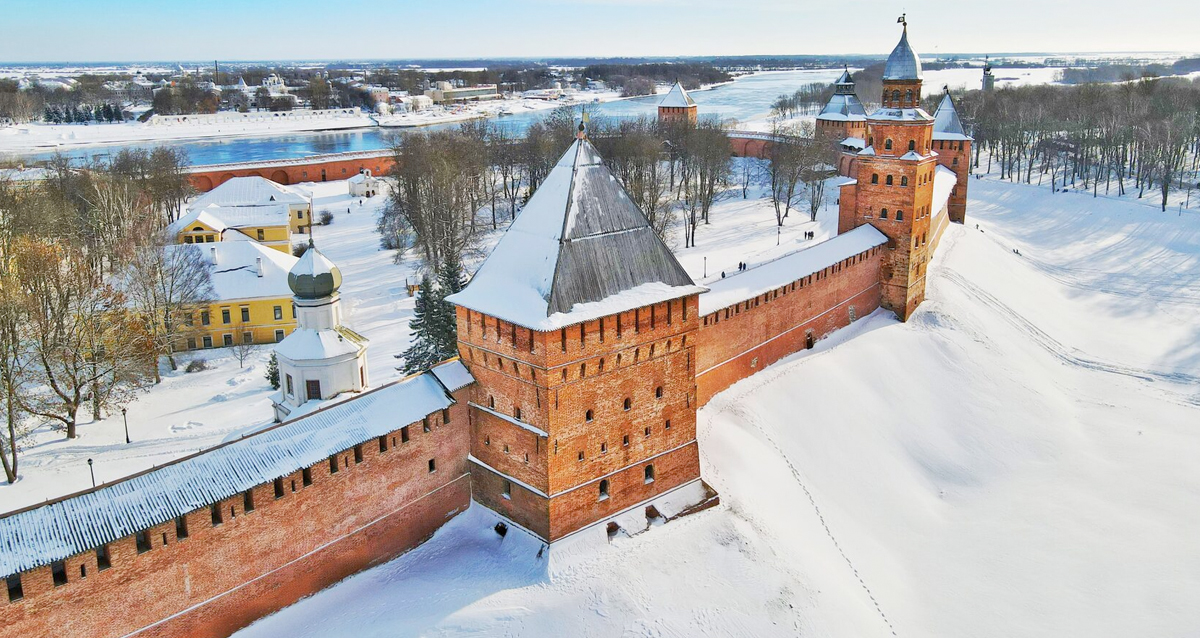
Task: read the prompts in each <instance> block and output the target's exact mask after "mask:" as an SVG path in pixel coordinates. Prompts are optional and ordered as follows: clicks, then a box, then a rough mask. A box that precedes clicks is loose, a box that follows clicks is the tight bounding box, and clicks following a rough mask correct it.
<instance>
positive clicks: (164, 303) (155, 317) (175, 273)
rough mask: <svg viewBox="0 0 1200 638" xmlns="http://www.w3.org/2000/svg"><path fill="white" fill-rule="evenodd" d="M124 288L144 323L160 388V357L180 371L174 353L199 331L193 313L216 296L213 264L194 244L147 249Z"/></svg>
mask: <svg viewBox="0 0 1200 638" xmlns="http://www.w3.org/2000/svg"><path fill="white" fill-rule="evenodd" d="M123 287H124V292H125V295H126V296H127V298H128V299H129V305H130V307H131V308H132V309H133V310H134V312H136V313H137V314H138V315H139V316H141V317H142V318H143V320H144V321H145V326H146V327H145V331H146V332H147V334H148V335H149V338H150V344H151V345H150V348H149V351H148V352H147V354H149V355H150V364H151V366H150V367H151V368H152V369H153V371H154V382H155V383H160V382H161V381H162V377H161V376H160V375H159V372H158V357H160V356H162V357H166V358H167V362H168V363H169V364H170V366H171V369H172V370H175V369H177V368H178V365H177V364H176V362H175V352H176V349H177V348H178V346H179V344H180V343H181V342H183V341H184V340H186V339H187V337H188V336H189V335H191V334H193V333H194V332H195V328H194V327H193V325H192V323H193V322H192V313H193V312H194V311H195V310H196V308H198V307H200V306H203V305H204V304H206V303H207V302H209V301H210V300H212V299H213V297H214V296H215V295H216V293H215V291H214V290H213V285H212V264H210V263H209V262H208V261H207V260H206V259H205V258H204V255H203V254H201V252H200V249H199V248H198V247H196V246H195V245H193V244H169V245H163V244H152V245H149V246H144V247H142V248H140V249H138V250H136V251H135V252H134V254H133V256H132V258H131V260H130V263H129V267H128V269H127V273H126V276H125V278H124V286H123Z"/></svg>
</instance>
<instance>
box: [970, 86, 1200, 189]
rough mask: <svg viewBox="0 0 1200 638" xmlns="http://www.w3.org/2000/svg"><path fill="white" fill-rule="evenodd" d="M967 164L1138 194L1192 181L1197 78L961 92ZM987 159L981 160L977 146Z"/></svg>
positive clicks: (1198, 154)
mask: <svg viewBox="0 0 1200 638" xmlns="http://www.w3.org/2000/svg"><path fill="white" fill-rule="evenodd" d="M961 111H962V114H963V115H964V116H966V118H967V119H968V121H969V122H971V124H972V132H973V136H974V138H975V160H974V161H975V165H976V166H978V167H979V168H980V169H983V170H986V171H987V172H989V173H990V172H991V171H992V170H993V168H995V169H998V170H999V173H1000V176H1001V177H1002V178H1005V179H1010V180H1013V181H1021V182H1025V183H1032V182H1033V181H1034V178H1035V177H1036V179H1037V181H1038V183H1043V182H1044V181H1048V182H1049V185H1050V186H1051V188H1054V189H1058V188H1060V187H1064V186H1066V185H1067V184H1070V185H1071V186H1072V187H1076V188H1084V189H1090V190H1091V191H1092V193H1093V194H1094V195H1095V194H1099V193H1100V191H1103V192H1104V193H1106V194H1107V193H1110V192H1115V193H1116V194H1118V195H1123V194H1125V193H1126V192H1127V191H1128V190H1129V189H1133V190H1136V191H1137V194H1138V197H1142V196H1144V195H1145V194H1147V193H1150V192H1157V193H1158V195H1159V199H1160V206H1161V208H1162V209H1163V210H1166V206H1167V199H1168V196H1169V195H1170V193H1171V191H1172V190H1178V189H1190V188H1195V187H1196V183H1195V181H1196V177H1197V175H1196V172H1197V169H1198V168H1200V82H1196V81H1187V80H1181V79H1176V78H1160V79H1154V78H1150V79H1142V80H1136V81H1131V82H1123V83H1120V84H1084V85H1081V86H1053V85H1044V86H1023V87H1006V88H1003V89H1000V90H997V91H993V92H987V93H985V92H981V91H972V92H969V93H967V94H966V95H964V96H963V98H962V101H961ZM984 153H986V164H985V166H980V163H981V161H982V156H983V154H984Z"/></svg>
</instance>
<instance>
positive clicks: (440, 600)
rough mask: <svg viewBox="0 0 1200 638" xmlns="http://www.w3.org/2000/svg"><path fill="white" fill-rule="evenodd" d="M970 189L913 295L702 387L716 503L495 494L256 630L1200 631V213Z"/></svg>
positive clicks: (1022, 190)
mask: <svg viewBox="0 0 1200 638" xmlns="http://www.w3.org/2000/svg"><path fill="white" fill-rule="evenodd" d="M970 200H971V202H970V208H969V210H968V223H967V224H966V225H965V226H958V225H954V226H951V228H950V229H949V230H948V231H947V235H946V237H945V239H944V240H943V243H942V245H941V246H940V248H939V252H938V254H937V256H936V258H935V260H934V262H933V265H932V267H931V268H930V271H929V273H930V274H929V277H930V280H929V290H928V296H927V301H926V302H925V303H924V304H923V305H922V306H921V308H920V309H919V310H918V311H917V312H916V313H915V315H914V316H913V317H912V319H911V320H910V321H909V322H908V323H905V324H901V323H898V322H896V321H895V319H894V318H893V317H892V316H891V315H890V314H888V313H885V312H876V313H874V314H872V315H871V316H869V317H867V318H864V319H863V320H861V321H859V322H857V323H856V324H854V325H853V326H851V327H850V328H848V329H845V330H842V331H840V332H838V333H836V334H835V335H834V336H832V337H831V338H828V339H826V340H823V341H821V342H819V343H818V345H817V347H816V348H815V349H814V350H812V351H809V352H806V353H802V354H799V355H796V356H792V357H790V358H787V359H785V360H783V361H781V362H780V363H778V364H776V365H774V366H771V367H769V368H768V369H766V370H764V371H763V372H761V373H759V374H757V375H755V376H754V377H751V378H750V379H747V380H745V381H743V382H741V383H739V384H737V385H735V386H733V387H732V388H730V389H729V390H727V391H725V392H723V393H721V394H720V395H718V396H717V397H716V398H715V399H714V400H713V401H712V402H711V403H710V404H709V405H708V406H706V407H705V408H704V409H702V410H701V411H700V420H699V436H700V439H701V450H702V459H703V471H704V475H705V477H706V479H707V480H708V481H709V482H710V483H711V484H712V485H713V486H714V487H715V488H716V489H717V490H718V491H720V492H721V499H722V504H721V506H720V507H718V508H716V509H714V510H709V511H707V512H703V513H701V514H697V515H694V516H692V517H688V518H685V519H681V520H678V521H675V522H672V523H669V524H667V525H665V526H662V527H656V528H653V529H651V530H650V531H649V532H647V533H644V534H641V535H638V536H635V537H632V538H624V537H619V538H617V539H616V540H614V542H612V543H611V544H606V543H605V542H604V541H603V540H598V541H596V542H595V543H594V546H591V547H581V546H579V545H575V546H572V547H571V548H570V551H569V552H567V555H566V556H559V555H554V557H553V558H552V559H551V560H543V559H539V558H538V557H537V550H538V549H539V547H540V546H539V544H538V543H536V542H535V541H533V540H531V539H530V538H528V537H526V536H524V535H523V534H521V533H520V532H513V533H510V534H508V536H507V537H506V538H504V539H503V540H502V539H500V538H499V537H498V536H496V535H495V534H494V533H493V532H491V531H490V529H489V528H490V526H491V525H492V524H493V520H494V518H493V515H492V514H490V513H489V512H487V511H486V510H483V509H482V508H480V507H478V506H476V507H473V508H472V509H471V510H470V511H469V512H468V513H466V514H464V515H462V516H460V517H458V518H457V519H455V520H453V521H451V522H450V523H449V524H448V525H447V526H446V527H444V528H443V529H442V530H441V531H440V532H439V533H438V534H437V535H436V536H435V537H434V538H433V539H432V540H431V541H430V542H428V543H426V544H425V545H423V546H421V547H419V548H418V549H416V550H414V551H413V552H411V553H409V554H407V555H405V556H403V557H401V558H399V559H397V560H394V561H392V562H390V563H387V564H385V565H382V566H379V567H377V568H374V569H372V570H369V571H367V572H364V573H362V574H359V575H357V576H354V577H351V578H349V579H347V580H346V581H344V582H342V583H340V584H339V585H337V586H334V587H332V588H330V589H328V590H326V591H324V592H321V593H320V594H317V595H315V596H312V597H310V598H308V599H306V600H304V601H302V602H300V603H298V604H297V605H294V606H292V607H290V608H288V609H285V610H283V611H281V612H279V613H277V614H275V615H273V616H270V617H268V618H266V619H264V620H262V621H260V622H258V623H257V624H255V625H253V626H251V627H249V628H247V629H246V630H244V631H242V632H241V633H239V634H238V636H239V637H240V638H258V637H260V636H262V637H265V636H278V635H289V636H296V637H299V638H303V637H305V636H322V637H328V636H355V637H356V638H369V637H374V636H380V637H382V636H410V635H423V636H459V635H522V636H560V635H566V634H569V635H578V636H616V635H622V636H734V635H736V636H796V635H803V636H887V635H899V636H997V637H1001V636H1003V637H1009V636H1055V637H1062V636H1080V637H1088V638H1092V637H1095V636H1132V635H1139V636H1185V635H1193V634H1194V633H1195V632H1196V630H1197V628H1198V627H1200V607H1197V606H1196V605H1195V601H1196V600H1197V599H1198V598H1200V576H1198V575H1200V544H1197V543H1196V542H1195V538H1194V536H1195V534H1194V530H1195V529H1196V528H1197V526H1200V472H1198V471H1197V470H1196V466H1195V459H1196V458H1197V456H1198V455H1200V431H1197V429H1196V428H1195V425H1196V424H1197V423H1200V313H1197V308H1200V274H1198V273H1200V214H1198V213H1196V212H1195V211H1188V212H1186V213H1184V214H1182V215H1180V214H1176V213H1174V212H1171V213H1161V212H1158V211H1156V210H1154V209H1153V208H1152V207H1149V206H1143V205H1140V204H1138V203H1136V202H1131V201H1121V200H1106V199H1092V198H1091V197H1088V196H1084V195H1080V194H1065V195H1063V194H1060V195H1052V194H1051V193H1050V191H1049V189H1047V188H1037V187H1034V186H1024V185H1014V184H1008V183H1004V182H998V181H994V180H990V179H984V180H975V181H972V182H971V195H970ZM715 222H716V218H715V217H714V223H715ZM976 225H978V228H977V227H976ZM700 237H701V239H700V241H701V244H702V245H703V243H704V235H703V234H701V236H700ZM1014 249H1015V250H1017V251H1019V253H1020V254H1019V255H1018V254H1017V253H1016V252H1014ZM601 536H602V535H601Z"/></svg>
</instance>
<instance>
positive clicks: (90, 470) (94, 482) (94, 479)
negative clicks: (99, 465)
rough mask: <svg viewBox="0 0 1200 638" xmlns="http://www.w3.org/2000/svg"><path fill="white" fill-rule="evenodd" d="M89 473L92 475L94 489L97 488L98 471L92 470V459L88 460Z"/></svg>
mask: <svg viewBox="0 0 1200 638" xmlns="http://www.w3.org/2000/svg"><path fill="white" fill-rule="evenodd" d="M88 473H89V474H91V475H92V487H96V470H93V469H92V460H91V459H88Z"/></svg>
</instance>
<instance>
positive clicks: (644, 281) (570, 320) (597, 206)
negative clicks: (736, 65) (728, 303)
mask: <svg viewBox="0 0 1200 638" xmlns="http://www.w3.org/2000/svg"><path fill="white" fill-rule="evenodd" d="M703 290H704V289H703V288H702V287H699V286H697V285H695V283H694V282H693V281H692V279H691V277H689V276H688V274H687V272H686V271H684V269H683V267H682V266H680V265H679V262H678V261H676V260H675V256H674V255H672V254H671V251H670V250H669V249H668V248H667V246H666V245H665V244H664V243H663V242H662V240H661V239H660V238H659V237H658V235H657V234H656V233H655V232H654V230H653V229H652V228H651V227H650V223H649V222H648V221H647V220H646V217H645V215H643V214H642V211H640V210H638V207H637V205H636V204H634V203H633V200H631V199H630V198H629V195H628V194H627V193H626V192H625V189H623V188H622V187H621V185H620V184H619V183H618V182H617V180H616V177H614V176H613V174H612V173H611V172H609V170H608V168H607V167H605V166H604V164H603V162H602V161H601V159H600V154H599V153H598V152H597V151H596V149H595V147H593V146H592V144H591V142H588V141H587V140H586V139H583V140H576V141H575V142H574V143H573V144H572V145H571V147H570V148H568V149H567V152H566V153H564V154H563V156H562V158H561V159H559V161H558V163H557V164H556V165H555V167H554V169H553V170H551V171H550V174H549V175H548V176H547V177H546V179H545V180H544V181H543V182H542V185H541V187H539V188H538V190H537V192H536V193H534V195H533V197H532V198H530V200H529V203H528V204H526V206H525V208H524V209H523V210H522V211H521V214H520V215H519V216H518V217H517V219H516V221H514V222H513V223H512V225H511V226H509V228H508V232H506V233H505V235H504V236H503V237H502V238H501V239H500V241H499V243H497V244H496V248H495V250H493V251H492V254H491V256H489V257H488V258H487V260H486V261H484V263H483V265H482V266H480V268H479V270H478V272H476V273H475V276H474V277H473V278H472V279H471V282H470V283H469V284H468V285H467V287H466V288H465V289H464V290H463V291H462V292H459V293H457V294H454V295H451V296H450V297H448V299H449V301H451V302H452V303H454V304H457V305H459V306H463V307H465V308H470V309H472V310H475V311H478V312H482V313H484V314H488V315H491V316H493V317H498V318H500V319H503V320H505V321H510V322H512V323H515V324H517V325H520V326H524V327H526V328H530V329H533V330H541V331H546V330H554V329H557V328H561V327H564V326H569V325H573V324H576V323H580V322H582V321H589V320H592V319H596V318H599V317H602V316H605V315H610V314H614V313H617V312H622V311H625V310H630V309H632V308H636V307H640V306H644V305H647V304H651V303H661V302H663V301H667V300H669V299H677V298H679V297H683V296H686V295H690V294H696V293H699V292H702V291H703Z"/></svg>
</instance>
